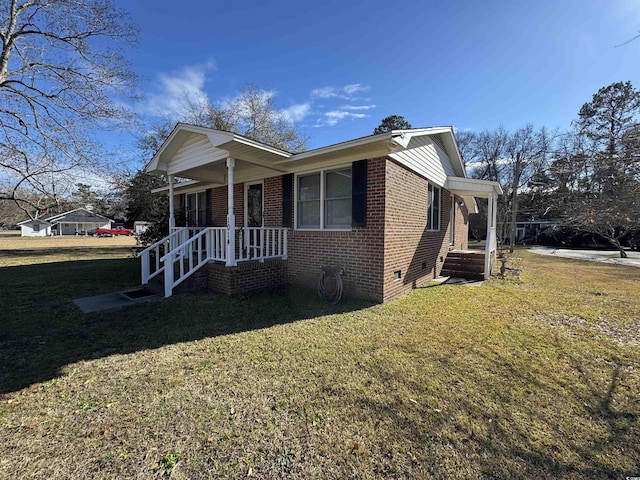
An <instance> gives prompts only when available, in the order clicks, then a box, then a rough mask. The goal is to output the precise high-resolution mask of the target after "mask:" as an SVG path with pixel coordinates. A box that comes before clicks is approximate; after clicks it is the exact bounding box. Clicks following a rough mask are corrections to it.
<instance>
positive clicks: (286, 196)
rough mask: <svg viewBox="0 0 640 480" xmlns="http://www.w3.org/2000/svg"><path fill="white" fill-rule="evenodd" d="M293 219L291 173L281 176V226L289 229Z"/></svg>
mask: <svg viewBox="0 0 640 480" xmlns="http://www.w3.org/2000/svg"><path fill="white" fill-rule="evenodd" d="M292 219H293V173H289V174H287V175H283V176H282V226H283V227H291V226H292Z"/></svg>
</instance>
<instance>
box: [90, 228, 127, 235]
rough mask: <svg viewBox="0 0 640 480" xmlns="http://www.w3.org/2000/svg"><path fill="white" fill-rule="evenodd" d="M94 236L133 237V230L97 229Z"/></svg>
mask: <svg viewBox="0 0 640 480" xmlns="http://www.w3.org/2000/svg"><path fill="white" fill-rule="evenodd" d="M95 235H96V236H97V237H111V236H113V235H128V236H131V235H133V230H131V229H130V228H124V227H116V228H97V229H96V233H95Z"/></svg>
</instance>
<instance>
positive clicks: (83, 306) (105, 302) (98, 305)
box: [73, 288, 161, 313]
mask: <svg viewBox="0 0 640 480" xmlns="http://www.w3.org/2000/svg"><path fill="white" fill-rule="evenodd" d="M160 299H161V297H159V296H157V295H154V294H153V293H151V292H149V291H147V290H145V289H141V288H137V289H133V290H126V291H124V292H114V293H105V294H103V295H94V296H93V297H84V298H78V299H76V300H74V301H73V303H75V304H76V307H78V308H79V309H80V310H82V311H83V312H84V313H91V312H100V311H102V310H110V309H112V308H122V307H128V306H131V305H136V304H138V303H144V302H152V301H154V300H160Z"/></svg>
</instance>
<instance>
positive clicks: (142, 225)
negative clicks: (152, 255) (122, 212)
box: [133, 220, 152, 235]
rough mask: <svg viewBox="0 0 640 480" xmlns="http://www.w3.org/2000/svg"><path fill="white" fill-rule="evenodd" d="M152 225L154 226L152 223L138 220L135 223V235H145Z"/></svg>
mask: <svg viewBox="0 0 640 480" xmlns="http://www.w3.org/2000/svg"><path fill="white" fill-rule="evenodd" d="M151 225H152V223H151V222H143V221H141V220H136V221H135V222H133V233H134V234H135V235H140V234H143V233H144V232H146V231H147V228H149V227H150V226H151Z"/></svg>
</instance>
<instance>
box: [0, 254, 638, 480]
mask: <svg viewBox="0 0 640 480" xmlns="http://www.w3.org/2000/svg"><path fill="white" fill-rule="evenodd" d="M32 253H33V254H32V255H30V256H29V257H28V258H29V259H30V260H29V263H30V264H29V265H23V266H17V265H16V260H15V259H16V258H18V257H12V260H11V265H12V266H5V267H2V268H0V301H1V302H2V306H3V309H2V311H3V320H2V322H1V323H0V392H1V393H0V477H1V478H11V477H17V476H18V477H24V478H42V477H50V478H79V477H88V478H158V477H169V476H171V477H172V478H244V477H248V478H299V479H303V478H304V479H307V478H336V479H338V478H362V479H368V478H430V477H433V478H454V477H455V478H580V479H583V478H594V479H595V478H624V476H625V475H638V474H640V447H639V442H638V438H640V416H639V415H640V401H639V396H638V392H639V391H640V373H639V369H640V353H639V349H638V347H639V346H640V334H639V328H638V327H639V326H640V299H639V298H638V291H639V288H640V269H633V268H630V267H621V266H612V265H604V264H595V263H587V262H578V261H571V260H564V259H560V258H549V257H543V256H533V255H527V254H523V255H524V260H523V268H524V269H523V273H522V275H521V278H520V280H516V279H514V278H509V279H507V280H494V281H490V282H485V284H483V285H482V286H481V287H477V288H474V287H465V286H450V285H442V286H437V287H431V288H423V289H418V290H415V291H414V292H413V293H411V294H410V295H406V296H404V297H402V298H400V299H398V300H397V301H395V302H392V303H389V304H387V305H375V306H372V305H370V304H367V303H365V302H360V301H357V300H350V301H347V302H345V303H343V304H341V305H339V306H338V307H331V306H328V305H326V304H323V303H322V302H320V301H319V300H318V299H317V298H316V294H315V293H314V292H311V291H306V290H299V289H293V290H284V291H281V292H273V293H265V294H260V295H252V296H247V297H239V298H227V297H223V296H217V295H200V296H196V295H184V296H176V297H174V298H172V299H170V300H168V301H162V302H158V303H151V304H144V305H137V306H134V307H131V308H129V309H127V310H116V311H110V312H103V313H100V314H82V313H80V311H79V310H77V309H76V308H75V307H74V306H73V304H72V303H71V300H72V299H73V298H77V297H80V296H85V295H91V294H95V293H100V292H105V291H113V290H117V289H120V288H125V287H127V286H132V285H135V284H136V283H137V281H138V271H139V266H138V264H137V262H136V261H134V260H132V259H131V258H126V257H127V256H128V255H129V254H128V253H127V252H126V251H124V250H122V251H118V252H111V253H108V255H109V256H110V257H112V258H104V256H102V254H100V253H98V252H93V253H86V258H87V260H79V261H64V262H52V263H46V264H38V263H37V262H34V261H32V260H33V259H36V260H37V258H38V253H37V252H32ZM68 253H69V252H67V254H68ZM104 253H107V252H103V254H104ZM65 255H66V254H65ZM69 257H72V256H71V255H69ZM118 257H120V258H118ZM47 258H48V260H47V261H51V260H52V258H51V257H50V256H49V257H47ZM88 258H93V260H88ZM0 262H2V259H0ZM0 265H1V263H0Z"/></svg>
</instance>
